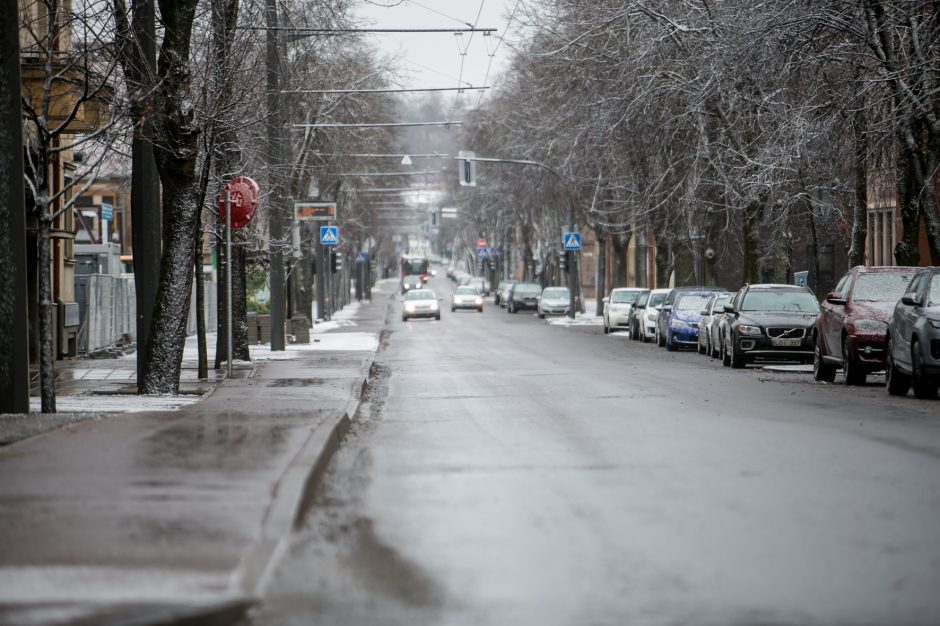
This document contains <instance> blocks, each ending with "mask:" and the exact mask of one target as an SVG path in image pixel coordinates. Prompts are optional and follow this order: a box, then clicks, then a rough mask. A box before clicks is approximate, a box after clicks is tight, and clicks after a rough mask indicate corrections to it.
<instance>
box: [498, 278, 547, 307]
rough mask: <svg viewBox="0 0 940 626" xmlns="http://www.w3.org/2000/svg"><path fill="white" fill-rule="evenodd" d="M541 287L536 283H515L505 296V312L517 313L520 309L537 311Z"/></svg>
mask: <svg viewBox="0 0 940 626" xmlns="http://www.w3.org/2000/svg"><path fill="white" fill-rule="evenodd" d="M540 295H542V286H541V285H539V284H538V283H515V284H514V285H513V286H512V287H510V288H509V294H508V295H507V296H506V310H507V311H508V312H509V313H518V312H519V311H520V310H522V309H532V310H535V309H538V308H539V296H540Z"/></svg>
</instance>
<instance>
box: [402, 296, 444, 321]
mask: <svg viewBox="0 0 940 626" xmlns="http://www.w3.org/2000/svg"><path fill="white" fill-rule="evenodd" d="M437 302H438V297H437V294H435V293H434V292H433V291H431V290H430V289H412V290H410V291H409V292H408V293H406V294H405V297H404V298H402V299H401V321H403V322H407V321H408V320H409V319H411V318H413V317H433V318H434V319H436V320H439V319H441V307H440V306H439V305H438V304H437Z"/></svg>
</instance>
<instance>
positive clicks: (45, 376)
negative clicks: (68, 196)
mask: <svg viewBox="0 0 940 626" xmlns="http://www.w3.org/2000/svg"><path fill="white" fill-rule="evenodd" d="M40 163H45V161H43V160H40ZM42 193H44V194H45V195H48V192H47V191H46V190H44V191H43V192H42ZM37 209H38V213H39V219H38V220H37V222H38V232H37V233H36V249H37V254H36V256H37V260H38V264H39V394H40V402H41V404H42V412H43V413H55V412H56V408H55V367H54V364H55V354H54V352H53V348H54V346H53V345H52V343H53V341H52V273H51V270H50V267H49V266H50V264H51V263H52V259H51V258H50V257H51V254H50V249H49V246H50V237H49V234H50V232H51V231H52V220H51V219H50V218H49V207H48V206H47V205H41V204H40V205H39V206H37Z"/></svg>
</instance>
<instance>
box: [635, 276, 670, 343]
mask: <svg viewBox="0 0 940 626" xmlns="http://www.w3.org/2000/svg"><path fill="white" fill-rule="evenodd" d="M670 291H672V290H671V289H653V290H652V291H650V293H649V296H648V297H646V298H645V300H646V302H643V301H639V302H637V304H636V308H637V311H639V312H640V313H639V314H638V315H637V317H639V320H638V324H639V328H638V332H637V334H636V335H637V339H639V340H640V341H642V342H643V343H646V342H647V341H652V340H653V339H654V338H655V337H656V323H657V322H658V321H659V312H660V307H661V306H662V304H663V301H664V300H665V299H666V296H667V295H669V292H670Z"/></svg>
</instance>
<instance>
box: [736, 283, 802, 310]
mask: <svg viewBox="0 0 940 626" xmlns="http://www.w3.org/2000/svg"><path fill="white" fill-rule="evenodd" d="M741 310H742V311H784V312H790V313H812V314H816V313H818V312H819V303H818V302H816V298H815V296H813V294H811V293H808V292H806V291H790V290H787V291H771V290H763V289H762V290H753V291H748V292H747V295H746V296H744V302H742V303H741Z"/></svg>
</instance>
